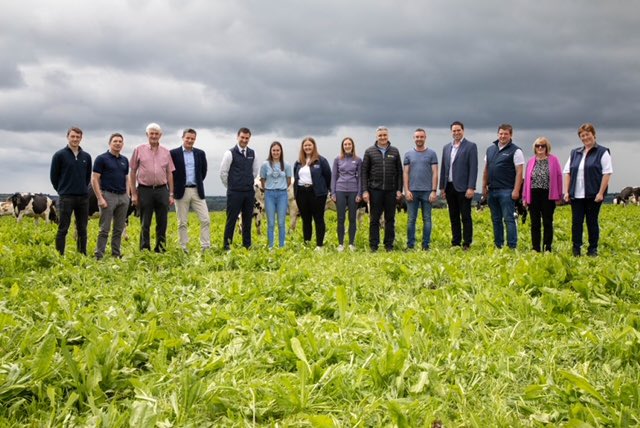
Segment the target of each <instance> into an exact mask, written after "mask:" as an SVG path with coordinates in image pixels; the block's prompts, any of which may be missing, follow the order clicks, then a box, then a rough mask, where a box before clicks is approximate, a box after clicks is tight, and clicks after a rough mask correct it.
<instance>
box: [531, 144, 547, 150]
mask: <svg viewBox="0 0 640 428" xmlns="http://www.w3.org/2000/svg"><path fill="white" fill-rule="evenodd" d="M533 147H535V148H536V149H546V148H547V145H546V144H534V145H533Z"/></svg>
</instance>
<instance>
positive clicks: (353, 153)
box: [340, 137, 358, 159]
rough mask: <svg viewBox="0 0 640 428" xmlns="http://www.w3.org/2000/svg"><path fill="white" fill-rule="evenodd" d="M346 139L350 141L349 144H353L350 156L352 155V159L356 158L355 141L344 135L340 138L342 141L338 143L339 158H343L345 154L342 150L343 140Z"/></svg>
mask: <svg viewBox="0 0 640 428" xmlns="http://www.w3.org/2000/svg"><path fill="white" fill-rule="evenodd" d="M347 140H349V141H351V145H352V146H353V147H352V149H351V156H353V158H354V159H358V155H356V143H355V142H354V141H353V138H351V137H344V138H343V139H342V143H340V159H344V158H345V157H346V156H347V153H346V152H345V151H344V142H345V141H347Z"/></svg>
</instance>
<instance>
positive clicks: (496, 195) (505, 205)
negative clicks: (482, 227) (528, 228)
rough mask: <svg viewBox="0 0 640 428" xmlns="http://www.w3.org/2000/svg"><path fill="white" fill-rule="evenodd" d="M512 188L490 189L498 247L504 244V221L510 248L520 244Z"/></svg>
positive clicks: (494, 231)
mask: <svg viewBox="0 0 640 428" xmlns="http://www.w3.org/2000/svg"><path fill="white" fill-rule="evenodd" d="M511 192H512V190H511V189H499V190H489V200H488V201H487V202H488V204H489V208H490V209H491V220H492V221H493V241H494V243H495V245H496V247H498V248H502V246H503V245H504V228H503V226H502V222H503V221H504V224H505V226H506V227H507V245H508V246H509V248H516V247H517V246H518V226H517V224H516V218H515V208H516V205H515V202H514V200H513V199H511Z"/></svg>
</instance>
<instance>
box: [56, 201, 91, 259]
mask: <svg viewBox="0 0 640 428" xmlns="http://www.w3.org/2000/svg"><path fill="white" fill-rule="evenodd" d="M58 209H59V210H60V223H58V233H57V234H56V250H58V252H59V253H60V254H62V255H64V247H65V243H66V241H67V232H68V231H69V226H70V225H71V214H74V215H75V218H76V231H77V233H78V238H77V241H76V245H77V248H78V252H79V253H81V254H84V255H87V222H88V221H89V197H88V196H60V200H59V201H58Z"/></svg>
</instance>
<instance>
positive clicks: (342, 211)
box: [336, 192, 358, 245]
mask: <svg viewBox="0 0 640 428" xmlns="http://www.w3.org/2000/svg"><path fill="white" fill-rule="evenodd" d="M357 195H358V193H357V192H336V212H337V213H338V244H340V245H343V244H344V221H345V218H346V214H347V208H348V209H349V244H350V245H355V244H356V196H357Z"/></svg>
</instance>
